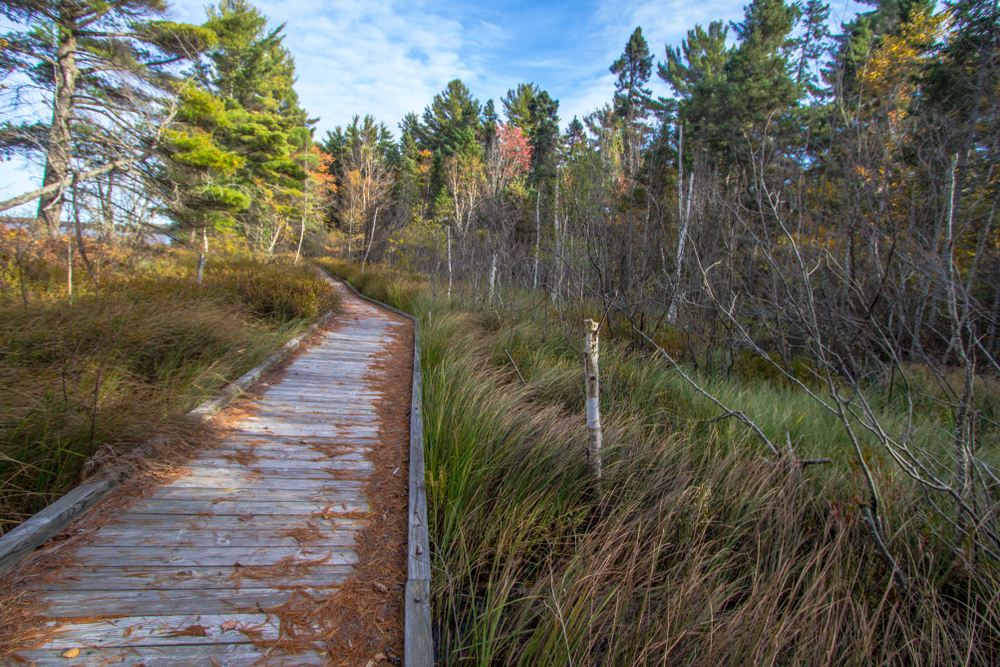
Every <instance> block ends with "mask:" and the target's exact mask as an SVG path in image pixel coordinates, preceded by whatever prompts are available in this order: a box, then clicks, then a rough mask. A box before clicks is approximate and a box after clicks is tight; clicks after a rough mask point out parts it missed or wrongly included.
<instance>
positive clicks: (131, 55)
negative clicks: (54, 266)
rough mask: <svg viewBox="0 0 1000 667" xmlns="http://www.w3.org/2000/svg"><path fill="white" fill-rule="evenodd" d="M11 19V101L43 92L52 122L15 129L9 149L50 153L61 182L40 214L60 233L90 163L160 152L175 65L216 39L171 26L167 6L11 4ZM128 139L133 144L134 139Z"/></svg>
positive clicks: (1, 142)
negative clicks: (75, 176) (164, 101)
mask: <svg viewBox="0 0 1000 667" xmlns="http://www.w3.org/2000/svg"><path fill="white" fill-rule="evenodd" d="M2 12H3V15H4V16H5V17H6V18H7V19H8V20H9V21H11V22H12V23H14V24H15V25H17V26H18V27H19V29H16V30H14V31H11V32H9V33H7V34H6V35H3V37H2V40H0V41H2V43H3V45H4V47H3V49H2V50H0V77H2V78H3V79H4V80H5V81H6V82H5V84H4V85H3V86H2V88H0V89H2V91H3V96H4V98H5V100H4V102H5V104H6V105H8V106H10V107H15V108H16V107H20V106H21V104H22V101H23V100H24V99H26V98H30V97H32V96H33V95H31V94H26V93H27V89H35V90H41V91H43V95H44V96H45V97H46V98H47V100H48V102H49V104H50V108H51V120H50V121H49V122H45V121H38V122H34V123H28V124H23V125H17V126H15V125H12V124H11V123H5V124H4V126H3V127H2V130H0V150H4V151H7V152H11V151H21V152H25V153H38V152H40V153H42V155H43V156H44V162H45V173H44V177H43V183H44V185H45V186H59V185H60V184H62V185H61V186H60V187H59V188H58V189H57V190H55V191H53V192H50V193H48V194H45V195H43V196H42V197H40V198H39V206H38V218H39V219H40V220H41V222H42V224H43V226H44V227H45V229H46V230H47V231H48V232H49V233H50V234H54V233H56V232H57V231H58V229H59V225H60V217H61V214H62V208H63V198H64V190H65V184H66V183H67V179H68V177H69V176H70V173H71V171H72V170H74V165H73V163H74V161H81V162H82V163H83V164H81V165H80V166H83V167H87V166H91V167H92V166H94V163H104V164H108V163H112V164H113V163H115V162H116V161H120V160H125V161H128V159H131V158H135V157H138V156H141V155H146V156H148V155H150V154H152V151H153V148H154V147H153V146H152V144H153V141H154V137H152V136H141V132H140V133H139V134H137V133H136V129H137V128H143V127H147V128H149V129H150V130H151V129H152V128H151V127H150V125H155V124H156V122H157V121H156V118H155V117H156V116H157V115H161V116H162V114H163V112H164V108H163V105H161V104H159V102H158V98H159V97H160V96H161V95H164V94H167V93H168V92H172V82H173V81H174V77H173V76H172V74H171V72H172V70H171V66H172V65H174V64H175V63H177V62H179V61H181V60H183V59H185V58H192V57H195V56H196V55H197V54H198V53H199V52H200V51H201V50H203V49H204V48H205V47H207V46H209V45H211V44H212V43H214V36H213V34H212V33H211V32H210V31H208V30H205V29H202V28H198V27H196V26H191V25H185V24H178V23H173V22H170V21H167V20H165V18H166V16H167V12H168V6H167V4H166V2H164V1H163V0H116V1H114V2H103V1H98V0H9V1H6V2H4V3H3V5H2ZM125 137H127V139H125Z"/></svg>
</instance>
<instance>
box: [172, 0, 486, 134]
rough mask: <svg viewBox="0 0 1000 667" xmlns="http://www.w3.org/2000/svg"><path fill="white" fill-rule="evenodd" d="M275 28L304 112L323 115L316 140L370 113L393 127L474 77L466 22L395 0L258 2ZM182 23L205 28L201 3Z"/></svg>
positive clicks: (185, 12) (479, 30)
mask: <svg viewBox="0 0 1000 667" xmlns="http://www.w3.org/2000/svg"><path fill="white" fill-rule="evenodd" d="M258 6H259V8H260V10H261V12H263V13H264V14H265V15H267V16H269V17H271V19H272V24H271V27H273V26H276V25H278V24H279V23H282V22H283V23H285V30H284V34H285V45H286V46H287V47H288V49H289V50H290V51H291V52H292V54H293V55H294V57H295V66H296V73H297V75H298V83H297V84H296V90H297V91H298V93H299V97H300V101H301V104H302V106H303V107H304V108H305V109H306V110H307V111H308V112H309V113H310V114H311V115H313V116H319V117H320V122H319V124H318V126H317V127H318V130H319V132H318V134H319V135H320V136H322V135H323V134H324V133H325V132H326V131H327V130H331V129H333V127H334V126H336V125H343V124H345V123H348V122H350V119H351V117H352V116H353V115H354V114H360V115H362V116H364V115H365V114H371V115H373V116H375V117H376V118H377V119H379V120H381V121H383V122H385V123H386V124H387V125H389V126H390V127H391V128H393V129H395V124H396V123H397V122H398V120H399V119H401V118H402V117H403V115H405V114H406V113H407V112H409V111H420V110H422V109H423V107H424V106H426V105H427V103H428V102H429V101H430V99H431V97H432V96H433V95H434V94H435V93H437V92H439V91H440V90H441V89H443V88H444V86H445V84H447V82H448V81H450V80H452V79H455V78H461V79H463V80H468V81H472V80H475V79H476V78H477V73H476V71H475V68H474V65H475V63H469V62H467V61H465V60H463V59H462V58H461V57H460V56H459V52H460V50H461V49H462V48H463V47H464V46H465V45H466V44H467V43H468V42H469V41H471V38H470V37H469V34H468V33H469V32H470V31H468V30H467V29H466V28H465V27H464V26H463V25H462V23H461V22H459V21H457V20H455V19H453V18H450V17H447V16H444V15H441V14H439V13H436V12H435V11H434V7H433V5H430V4H428V5H424V3H419V2H417V3H413V2H395V1H393V0H374V1H371V2H364V3H361V2H354V1H347V0H341V1H339V2H322V3H316V2H308V1H306V0H266V1H265V2H260V3H258ZM176 7H177V10H178V13H179V15H180V18H183V19H185V20H187V21H192V22H200V21H202V20H203V19H204V10H203V5H202V4H201V3H200V2H199V1H198V0H182V1H181V2H179V3H177V4H176ZM498 32H500V29H499V27H498V26H492V25H489V24H485V23H483V24H479V25H477V26H476V31H475V33H476V39H477V40H478V41H479V42H480V43H483V40H487V41H489V40H495V39H497V38H498Z"/></svg>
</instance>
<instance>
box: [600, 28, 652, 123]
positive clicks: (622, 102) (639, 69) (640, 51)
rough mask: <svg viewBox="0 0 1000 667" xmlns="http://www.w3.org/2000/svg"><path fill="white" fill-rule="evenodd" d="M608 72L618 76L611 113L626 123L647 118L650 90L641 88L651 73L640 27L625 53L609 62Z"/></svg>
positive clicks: (647, 50)
mask: <svg viewBox="0 0 1000 667" xmlns="http://www.w3.org/2000/svg"><path fill="white" fill-rule="evenodd" d="M610 70H611V73H612V74H615V75H617V76H618V79H617V81H615V99H614V110H615V114H616V115H617V116H618V117H619V118H622V119H624V120H625V122H626V123H630V124H631V123H635V122H636V121H639V120H643V119H645V118H648V117H649V113H650V111H652V110H653V109H654V107H655V104H654V102H653V94H652V91H651V90H650V89H649V88H646V87H645V86H646V85H647V84H648V83H649V77H650V75H651V74H652V71H653V54H651V53H650V52H649V44H648V43H647V42H646V39H645V38H644V37H643V36H642V28H641V27H637V28H636V29H635V31H634V32H633V33H632V36H631V37H629V40H628V42H627V43H626V44H625V51H624V52H623V53H622V55H621V56H620V57H619V58H618V60H616V61H615V62H614V63H612V65H611V67H610Z"/></svg>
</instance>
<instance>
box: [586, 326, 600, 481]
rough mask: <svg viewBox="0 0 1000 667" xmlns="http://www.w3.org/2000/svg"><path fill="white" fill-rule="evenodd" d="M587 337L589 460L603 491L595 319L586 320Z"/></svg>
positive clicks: (591, 469)
mask: <svg viewBox="0 0 1000 667" xmlns="http://www.w3.org/2000/svg"><path fill="white" fill-rule="evenodd" d="M583 324H584V326H585V327H586V330H587V339H586V341H584V347H583V351H584V356H585V358H586V368H585V371H586V376H587V461H588V463H589V464H590V472H591V473H592V474H593V475H594V479H595V480H596V485H597V492H598V493H601V388H600V382H599V378H598V371H597V358H598V356H599V354H598V329H599V327H600V325H599V324H598V323H597V322H595V321H594V320H584V323H583Z"/></svg>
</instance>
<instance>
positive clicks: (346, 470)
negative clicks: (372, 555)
mask: <svg viewBox="0 0 1000 667" xmlns="http://www.w3.org/2000/svg"><path fill="white" fill-rule="evenodd" d="M188 468H189V469H190V470H191V475H192V476H197V475H205V476H211V475H212V474H218V475H234V476H249V477H251V478H257V477H261V479H262V481H263V480H265V479H266V480H289V481H295V480H302V481H305V480H315V481H326V480H328V479H330V477H331V476H340V475H343V474H357V475H367V474H368V473H370V472H371V471H372V470H374V469H375V466H374V465H373V464H372V463H371V461H365V460H361V461H353V460H352V461H333V460H332V459H330V458H327V459H326V460H325V461H324V462H323V465H322V466H321V467H319V468H317V467H316V466H310V467H309V468H307V469H305V470H303V469H302V468H277V467H275V468H271V469H269V470H268V471H267V475H266V476H262V473H256V472H253V471H252V470H248V469H247V467H246V466H239V465H235V464H233V463H230V462H229V461H227V462H226V465H222V466H204V465H189V466H188Z"/></svg>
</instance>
